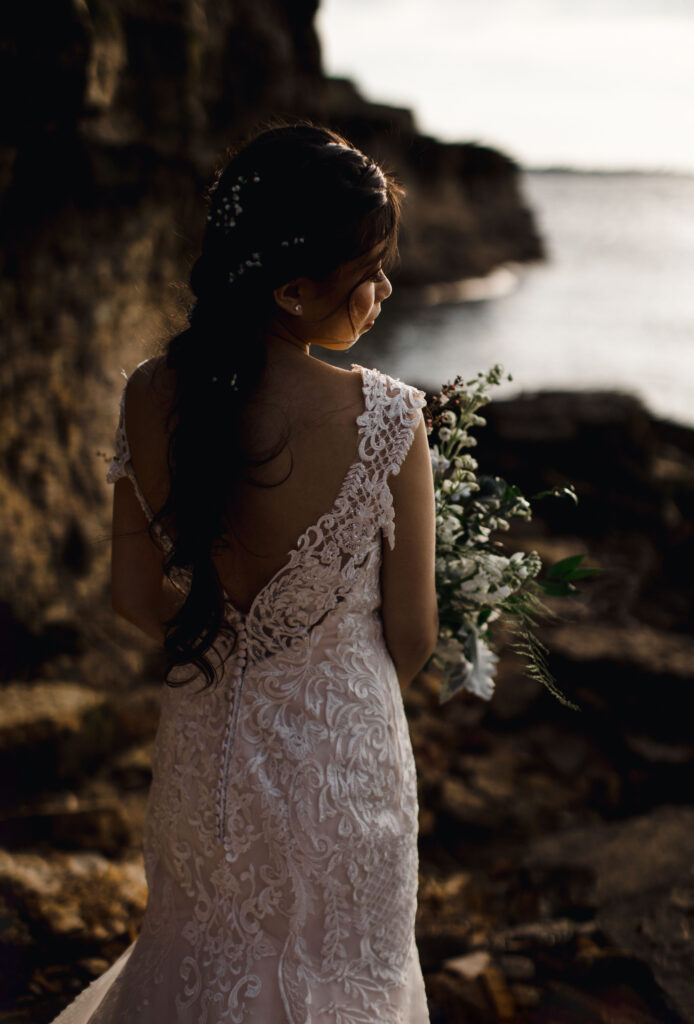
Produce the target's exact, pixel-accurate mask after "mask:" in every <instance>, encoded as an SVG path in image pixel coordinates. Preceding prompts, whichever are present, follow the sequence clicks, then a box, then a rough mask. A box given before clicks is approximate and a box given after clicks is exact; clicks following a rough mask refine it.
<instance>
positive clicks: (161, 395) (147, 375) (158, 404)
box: [125, 356, 176, 415]
mask: <svg viewBox="0 0 694 1024" xmlns="http://www.w3.org/2000/svg"><path fill="white" fill-rule="evenodd" d="M175 390H176V378H175V374H174V372H173V370H169V369H168V367H167V365H166V359H165V357H164V356H154V357H153V358H152V359H147V360H146V361H145V362H144V363H140V365H139V366H138V367H137V369H136V370H135V371H134V372H133V373H132V374H131V375H130V377H129V378H128V384H127V390H126V398H125V402H126V412H131V411H132V413H133V414H134V415H138V414H140V415H141V414H142V413H144V412H146V411H147V410H148V411H149V412H150V414H159V415H161V413H162V412H165V413H166V414H167V415H168V412H169V410H170V409H171V406H172V403H173V399H174V395H175Z"/></svg>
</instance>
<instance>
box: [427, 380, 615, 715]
mask: <svg viewBox="0 0 694 1024" xmlns="http://www.w3.org/2000/svg"><path fill="white" fill-rule="evenodd" d="M503 378H504V372H503V369H502V367H501V366H494V367H492V369H491V370H489V371H488V372H487V373H479V374H478V375H477V377H476V378H475V379H474V380H469V381H463V379H462V378H461V377H456V379H455V380H454V381H453V382H452V383H451V384H446V385H445V386H444V387H443V389H442V391H441V394H440V395H436V396H434V397H433V398H431V399H430V400H429V403H428V405H427V410H426V416H427V429H428V433H429V447H430V452H431V465H432V470H433V474H434V492H435V500H436V592H437V595H438V604H439V622H440V628H439V640H438V644H437V647H436V650H435V651H434V654H433V655H432V661H433V663H434V664H435V665H436V666H438V667H439V668H440V669H441V670H442V671H443V680H442V688H441V697H440V700H441V702H442V703H443V702H444V701H446V700H449V699H450V698H451V697H452V696H453V695H454V694H455V693H457V692H458V691H459V690H460V689H468V690H471V691H472V692H473V693H475V694H477V695H478V696H479V697H483V698H484V699H485V700H488V699H489V698H490V697H491V695H492V693H493V691H494V673H495V669H496V664H497V661H498V658H497V655H496V654H495V653H494V651H493V649H492V646H491V643H490V639H489V626H490V624H491V623H492V622H493V621H494V620H495V619H501V620H502V621H504V622H505V623H506V624H507V625H509V626H510V628H511V632H512V634H513V637H514V641H513V647H514V649H516V650H517V651H519V652H520V653H521V654H523V655H524V656H525V657H526V659H527V662H528V672H529V674H530V675H531V676H533V677H534V678H536V679H538V680H539V681H540V682H542V683H543V684H544V685H545V686H547V687H548V689H549V690H550V691H551V692H552V693H553V694H554V695H555V696H556V697H557V698H558V699H559V700H560V701H562V703H564V704H567V705H569V706H571V707H575V705H572V704H571V703H570V701H568V700H567V699H566V698H565V697H564V695H563V694H562V693H561V692H560V691H559V690H558V689H557V687H556V685H555V682H554V679H553V678H552V675H551V673H550V671H549V669H548V666H547V661H546V653H547V651H546V648H545V647H544V645H543V644H542V643H541V642H540V641H539V640H538V639H537V637H536V636H535V633H534V627H535V626H536V625H537V623H538V622H539V621H540V620H541V619H542V618H545V617H547V616H548V615H549V614H550V613H549V610H548V609H547V608H546V607H545V605H544V604H543V602H542V600H541V595H542V594H543V593H549V594H557V595H562V594H569V593H572V592H575V590H576V587H575V585H574V581H575V580H579V579H583V578H585V577H587V576H590V575H592V574H593V573H594V572H595V571H596V570H592V569H583V568H581V566H580V562H581V559H582V557H583V556H582V555H576V556H573V557H572V558H567V559H564V560H563V561H561V562H557V563H556V564H555V565H553V566H552V567H551V568H550V569H549V571H548V573H547V575H546V579H545V580H544V582H542V583H541V582H540V581H539V580H538V576H539V574H540V572H541V570H542V562H541V560H540V557H539V555H538V554H537V553H536V552H535V551H531V552H529V553H525V552H521V551H516V552H514V553H512V554H509V553H507V552H506V551H505V549H504V548H503V546H502V545H501V544H500V543H499V542H498V541H497V540H494V539H493V536H492V535H493V534H494V533H495V532H497V531H504V530H508V528H509V522H510V520H511V519H516V518H520V519H531V518H532V509H531V506H530V501H528V500H527V499H526V498H524V497H523V495H522V494H521V492H520V490H519V489H518V487H515V486H512V485H511V484H507V483H506V481H505V480H502V479H500V478H499V477H491V476H482V475H478V474H477V469H478V465H477V462H476V461H475V459H473V458H472V456H471V455H470V454H469V453H468V452H467V451H466V450H465V449H468V448H471V447H473V446H474V445H475V444H476V443H477V442H476V440H475V438H474V437H473V436H472V435H471V433H470V430H471V429H472V428H473V427H480V426H484V424H485V420H484V419H483V417H481V416H480V415H478V410H479V409H480V408H481V407H482V406H484V405H485V404H486V403H487V402H488V401H489V397H488V391H489V389H490V388H491V387H494V386H496V385H498V384H500V383H501V381H502V379H503ZM507 379H508V380H510V379H511V378H510V377H508V378H507ZM548 495H556V496H560V495H567V496H569V497H571V498H572V499H573V500H576V495H575V493H574V491H573V489H572V488H571V487H565V488H555V489H554V490H551V491H543V492H542V493H541V494H537V495H534V499H536V498H541V497H546V496H548ZM534 499H533V500H534Z"/></svg>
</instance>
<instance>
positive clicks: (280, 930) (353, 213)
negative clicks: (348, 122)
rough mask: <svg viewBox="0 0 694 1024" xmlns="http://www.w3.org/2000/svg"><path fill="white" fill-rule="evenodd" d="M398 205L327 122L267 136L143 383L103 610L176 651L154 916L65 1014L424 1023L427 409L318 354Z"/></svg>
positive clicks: (135, 401)
mask: <svg viewBox="0 0 694 1024" xmlns="http://www.w3.org/2000/svg"><path fill="white" fill-rule="evenodd" d="M401 195H402V193H401V190H400V189H399V187H398V186H397V185H396V184H395V183H394V182H393V181H392V180H391V179H390V178H389V177H387V176H386V175H385V174H384V173H383V172H382V171H381V169H380V168H379V167H378V166H377V165H376V164H375V163H373V162H372V161H370V160H368V159H367V158H366V157H365V156H363V154H361V153H360V152H359V151H358V150H356V149H354V148H353V147H352V146H350V145H349V144H348V143H347V142H345V140H344V139H342V138H340V137H339V136H337V135H335V134H334V133H332V132H329V131H326V130H325V129H321V128H315V127H310V126H306V125H299V126H292V127H282V128H275V129H270V130H268V131H265V132H263V133H261V134H260V135H258V136H257V137H256V138H255V139H254V140H253V141H251V142H250V143H249V144H247V145H246V146H245V147H244V148H242V149H241V150H240V151H239V152H238V153H237V154H236V155H235V156H234V157H233V159H232V160H231V161H230V163H229V164H228V165H227V167H226V168H225V169H224V171H223V172H222V174H221V175H220V177H219V179H218V181H217V183H216V185H215V187H214V189H213V191H212V193H211V198H210V212H209V216H208V226H207V230H206V232H205V236H204V239H203V245H202V253H201V255H200V258H199V259H198V261H197V263H196V264H195V266H194V268H193V272H192V276H191V286H192V290H193V292H194V295H195V299H196V301H195V305H194V307H193V310H192V313H191V316H190V325H189V327H188V329H187V330H185V331H184V332H183V333H182V334H180V335H179V336H177V337H175V338H174V339H173V340H172V341H171V342H170V343H169V346H168V350H167V353H166V356H165V357H163V358H158V359H153V360H150V361H149V362H147V363H144V364H143V365H141V366H140V367H139V368H138V369H137V371H136V372H135V373H134V374H133V376H132V377H131V379H130V381H129V382H128V385H127V388H126V391H125V393H124V396H123V404H122V407H121V408H122V411H121V422H120V424H119V429H118V434H117V455H116V459H115V460H114V463H113V466H112V468H111V472H110V479H111V480H114V481H115V482H116V485H115V500H114V517H113V524H114V525H113V573H112V593H113V604H114V608H115V609H116V611H117V612H118V613H119V614H121V615H123V616H124V617H125V618H127V619H129V620H130V621H131V622H133V623H135V624H136V625H137V626H139V627H140V628H141V629H142V630H144V631H145V632H146V633H148V634H149V635H150V636H152V637H153V638H154V639H155V640H157V641H158V642H159V643H162V644H163V645H164V648H165V650H166V653H167V656H168V661H169V673H168V677H167V683H168V685H167V686H165V687H164V696H163V703H162V714H161V721H160V725H159V729H158V732H157V737H156V741H155V749H154V757H153V761H154V764H153V776H154V777H153V784H152V790H151V794H150V801H149V806H148V817H147V827H146V834H145V863H146V870H147V880H148V884H149V903H148V907H147V911H146V914H145V919H144V923H143V927H142V932H141V934H140V936H139V938H138V940H137V942H136V943H134V945H133V946H132V947H130V949H129V950H127V951H126V953H124V954H123V956H122V957H121V959H120V960H119V961H118V962H117V963H116V964H114V965H113V967H112V968H111V969H110V970H109V971H108V972H107V973H106V975H104V976H103V977H102V978H100V979H98V980H97V981H96V982H95V983H94V984H93V985H92V986H90V988H89V989H87V990H86V992H85V993H83V994H82V996H81V997H79V999H78V1000H77V1001H76V1002H75V1003H74V1004H73V1005H72V1006H71V1007H69V1008H68V1009H67V1010H66V1011H64V1014H63V1015H61V1017H60V1018H59V1021H60V1022H61V1024H67V1022H75V1021H79V1022H86V1021H89V1022H90V1024H115V1022H119V1024H120V1022H122V1024H125V1022H126V1021H127V1022H129V1024H130V1022H137V1021H142V1022H147V1024H155V1022H156V1024H161V1022H167V1024H169V1022H174V1021H176V1022H181V1024H193V1022H195V1024H203V1022H205V1024H221V1022H227V1021H229V1022H244V1024H357V1022H359V1024H396V1022H397V1024H423V1022H426V1021H428V1015H427V1009H426V999H425V995H424V987H423V981H422V975H421V970H420V968H419V962H418V958H417V953H416V949H415V945H414V937H413V927H414V912H415V899H416V887H417V852H416V827H417V803H416V786H415V772H414V763H413V758H412V750H411V746H410V741H409V736H408V732H407V724H406V720H405V716H404V711H403V706H402V700H401V696H400V690H399V687H398V684H399V685H400V687H404V686H406V685H407V683H408V682H409V681H410V680H411V678H412V676H413V675H414V674H415V672H416V671H417V670H418V669H419V668H420V667H421V666H422V665H423V664H424V662H425V661H426V659H427V657H428V655H429V653H430V652H431V650H432V648H433V645H434V642H435V639H436V632H437V616H436V600H435V591H434V512H433V490H432V478H431V470H430V462H429V452H428V446H427V438H426V433H425V428H424V425H423V421H422V416H421V413H420V411H419V410H420V408H421V406H422V405H423V404H424V401H423V396H422V395H421V393H420V392H418V391H415V390H414V389H412V388H410V387H408V386H406V385H404V384H402V383H400V382H399V381H395V380H392V379H391V378H388V377H386V376H384V375H383V374H381V373H379V372H378V371H376V370H365V369H362V368H359V367H355V368H354V370H353V371H352V372H349V371H345V370H340V369H336V368H334V367H332V366H329V365H328V364H326V363H323V362H320V361H319V360H316V359H314V358H312V357H311V355H310V352H309V349H310V346H311V345H317V346H320V347H322V348H327V349H333V350H345V349H348V348H350V347H351V346H352V345H353V344H354V343H355V341H356V340H357V339H358V337H359V336H360V334H362V333H363V332H364V331H366V330H369V329H370V328H371V327H372V326H373V323H374V321H375V319H376V317H378V316H379V315H380V312H381V307H382V304H383V302H384V301H385V300H386V299H387V298H388V296H389V295H390V293H391V285H390V282H389V281H388V279H387V277H386V275H385V271H384V265H385V263H386V261H387V260H388V259H390V258H391V257H392V255H393V253H394V250H395V246H396V236H397V226H398V217H399V206H400V199H401ZM297 538H298V539H297Z"/></svg>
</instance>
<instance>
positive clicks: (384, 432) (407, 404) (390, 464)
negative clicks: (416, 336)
mask: <svg viewBox="0 0 694 1024" xmlns="http://www.w3.org/2000/svg"><path fill="white" fill-rule="evenodd" d="M354 369H358V370H360V371H361V374H362V380H363V385H364V412H363V413H362V414H361V415H360V416H359V417H357V424H358V426H359V459H360V461H361V464H362V465H363V466H364V467H365V469H366V472H367V473H368V474H369V476H370V477H371V479H372V481H373V484H374V488H373V495H374V498H375V501H376V504H377V506H378V522H379V525H380V528H381V531H382V533H383V536H384V538H385V539H386V540H387V541H388V543H389V545H390V547H391V549H392V548H393V547H394V546H395V510H394V508H393V496H392V494H391V491H390V487H389V486H388V477H389V476H390V475H391V473H392V474H393V475H395V474H397V473H399V472H400V467H401V466H402V464H403V462H404V461H405V457H406V456H407V453H408V451H409V450H410V447H411V445H412V441H413V439H414V432H415V429H416V427H417V424H418V423H419V417H420V409H421V408H422V407H423V406H424V405H426V397H425V395H424V392H423V391H419V390H418V389H417V388H413V387H411V386H410V385H409V384H404V383H403V382H402V381H401V380H397V379H396V378H395V377H389V376H388V375H387V374H385V373H381V372H380V370H368V369H365V368H364V367H361V366H355V367H354Z"/></svg>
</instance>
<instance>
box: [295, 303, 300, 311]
mask: <svg viewBox="0 0 694 1024" xmlns="http://www.w3.org/2000/svg"><path fill="white" fill-rule="evenodd" d="M294 312H295V313H300V312H301V305H300V303H298V302H297V304H296V306H294Z"/></svg>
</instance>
